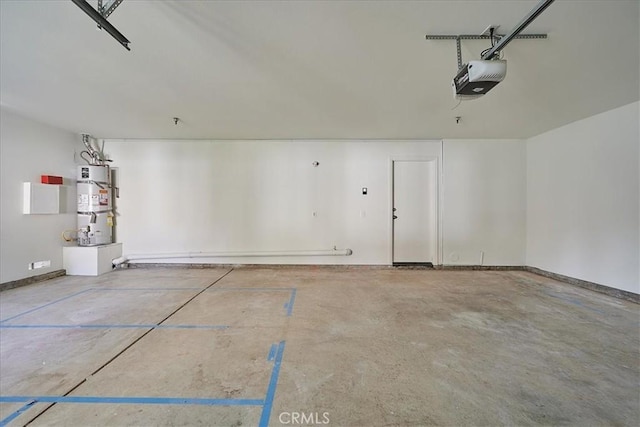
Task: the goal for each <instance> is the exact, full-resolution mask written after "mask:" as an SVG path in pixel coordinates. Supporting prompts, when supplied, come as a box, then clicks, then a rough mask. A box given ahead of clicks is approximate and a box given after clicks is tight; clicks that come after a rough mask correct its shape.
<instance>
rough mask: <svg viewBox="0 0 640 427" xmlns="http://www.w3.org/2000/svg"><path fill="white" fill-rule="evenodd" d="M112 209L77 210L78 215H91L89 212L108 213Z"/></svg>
mask: <svg viewBox="0 0 640 427" xmlns="http://www.w3.org/2000/svg"><path fill="white" fill-rule="evenodd" d="M112 211H113V209H107V210H104V211H91V212H89V211H78V215H91V214H99V213H109V212H112Z"/></svg>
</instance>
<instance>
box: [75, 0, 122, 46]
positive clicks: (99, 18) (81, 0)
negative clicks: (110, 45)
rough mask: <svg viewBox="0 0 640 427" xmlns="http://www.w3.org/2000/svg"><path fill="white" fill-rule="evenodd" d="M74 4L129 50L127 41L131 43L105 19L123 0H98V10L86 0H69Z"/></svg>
mask: <svg viewBox="0 0 640 427" xmlns="http://www.w3.org/2000/svg"><path fill="white" fill-rule="evenodd" d="M71 1H72V2H73V3H74V4H75V5H76V6H78V7H79V8H80V9H82V11H83V12H84V13H86V14H87V15H89V17H90V18H91V19H93V20H94V21H95V22H96V24H98V28H100V29H101V30H105V31H106V32H107V33H109V34H110V35H111V37H113V38H114V39H116V40H117V41H118V43H120V44H121V45H122V46H124V48H125V49H127V50H131V49H130V48H129V43H131V42H130V41H129V40H128V39H127V38H126V37H125V36H124V35H122V33H121V32H120V31H118V30H117V29H116V27H114V26H113V25H111V24H110V23H109V21H107V17H108V16H109V15H111V14H112V13H113V11H114V10H116V8H117V7H118V6H119V5H120V4H121V3H122V1H123V0H106V1H104V2H103V0H98V10H96V9H94V8H93V7H91V5H90V4H89V3H87V1H86V0H71Z"/></svg>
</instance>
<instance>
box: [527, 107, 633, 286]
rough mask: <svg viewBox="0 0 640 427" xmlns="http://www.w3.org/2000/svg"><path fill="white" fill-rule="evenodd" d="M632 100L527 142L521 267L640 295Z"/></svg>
mask: <svg viewBox="0 0 640 427" xmlns="http://www.w3.org/2000/svg"><path fill="white" fill-rule="evenodd" d="M638 105H639V104H638V103H637V102H636V103H633V104H630V105H627V106H624V107H620V108H617V109H614V110H611V111H608V112H605V113H602V114H599V115H596V116H593V117H590V118H587V119H584V120H581V121H578V122H575V123H572V124H569V125H566V126H563V127H561V128H558V129H555V130H553V131H550V132H547V133H545V134H542V135H539V136H536V137H534V138H531V139H529V140H528V141H527V251H526V261H527V265H529V266H533V267H538V268H541V269H544V270H547V271H551V272H554V273H559V274H564V275H567V276H571V277H575V278H578V279H582V280H587V281H591V282H595V283H599V284H602V285H606V286H610V287H614V288H618V289H622V290H626V291H631V292H635V293H640V284H639V282H640V254H639V251H640V249H639V248H640V234H639V230H640V201H639V197H640V196H639V193H640V189H639V186H640V184H639V182H640V177H639V172H638V169H639V153H638V147H639V145H640V141H639V135H640V130H639V125H638V121H639V108H638Z"/></svg>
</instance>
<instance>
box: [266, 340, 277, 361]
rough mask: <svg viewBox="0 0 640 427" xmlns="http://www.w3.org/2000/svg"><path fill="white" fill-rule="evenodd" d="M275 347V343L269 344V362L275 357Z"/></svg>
mask: <svg viewBox="0 0 640 427" xmlns="http://www.w3.org/2000/svg"><path fill="white" fill-rule="evenodd" d="M276 349H277V346H276V345H275V344H271V348H270V349H269V356H267V360H268V361H269V362H271V361H272V360H273V359H274V358H275V357H276Z"/></svg>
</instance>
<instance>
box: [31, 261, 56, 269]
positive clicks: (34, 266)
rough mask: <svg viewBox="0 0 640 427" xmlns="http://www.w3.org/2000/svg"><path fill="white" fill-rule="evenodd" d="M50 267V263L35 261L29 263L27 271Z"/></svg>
mask: <svg viewBox="0 0 640 427" xmlns="http://www.w3.org/2000/svg"><path fill="white" fill-rule="evenodd" d="M44 267H51V261H49V260H47V261H36V262H31V263H29V270H36V269H38V268H44Z"/></svg>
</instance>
